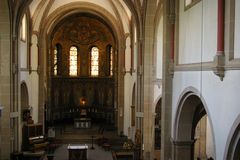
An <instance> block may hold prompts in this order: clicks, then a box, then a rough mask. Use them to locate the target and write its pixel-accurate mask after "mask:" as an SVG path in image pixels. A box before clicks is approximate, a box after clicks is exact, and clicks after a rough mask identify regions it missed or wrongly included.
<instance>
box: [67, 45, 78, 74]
mask: <svg viewBox="0 0 240 160" xmlns="http://www.w3.org/2000/svg"><path fill="white" fill-rule="evenodd" d="M77 53H78V50H77V47H75V46H72V47H71V48H70V53H69V75H70V76H77V60H78V59H77V57H78V56H77Z"/></svg>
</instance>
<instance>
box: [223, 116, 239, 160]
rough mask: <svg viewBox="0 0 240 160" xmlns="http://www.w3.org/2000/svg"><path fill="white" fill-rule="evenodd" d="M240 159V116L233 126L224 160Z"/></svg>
mask: <svg viewBox="0 0 240 160" xmlns="http://www.w3.org/2000/svg"><path fill="white" fill-rule="evenodd" d="M239 158H240V115H238V117H237V118H236V120H235V122H234V123H233V125H232V128H231V131H230V133H229V136H228V139H227V145H226V148H225V154H224V159H227V160H234V159H239Z"/></svg>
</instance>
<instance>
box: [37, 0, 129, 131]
mask: <svg viewBox="0 0 240 160" xmlns="http://www.w3.org/2000/svg"><path fill="white" fill-rule="evenodd" d="M76 13H89V14H91V15H94V16H97V17H100V18H101V19H103V20H104V21H105V22H106V23H107V25H108V26H109V27H110V28H111V29H112V31H113V35H114V37H115V41H116V42H115V44H116V47H114V48H116V49H115V53H116V54H115V55H116V59H117V62H116V63H117V64H118V66H117V67H116V72H117V74H116V83H118V85H116V87H117V88H116V89H115V94H114V95H115V97H116V98H115V99H116V102H117V103H116V104H117V106H123V102H124V101H123V96H120V95H122V94H123V93H124V91H123V89H124V83H123V82H124V81H123V77H124V75H123V74H122V72H121V68H122V66H123V64H124V63H123V61H124V56H122V54H119V53H124V46H125V44H124V40H125V37H124V30H123V26H122V25H120V24H119V22H118V21H117V20H116V19H115V18H114V17H113V16H112V15H111V14H110V13H109V12H108V11H107V10H105V9H104V8H102V7H100V6H98V5H95V4H92V3H87V2H72V3H69V4H67V5H64V6H62V7H59V8H58V9H56V10H55V11H53V12H52V13H51V14H50V15H49V16H48V18H46V19H45V20H44V21H42V23H41V25H40V31H39V37H38V38H39V39H38V41H39V43H38V44H39V46H40V47H39V53H41V54H42V56H39V64H40V65H39V66H40V68H39V69H40V70H41V72H40V75H39V86H45V85H46V84H47V86H48V87H47V88H48V91H47V94H48V95H47V96H46V95H44V94H45V93H44V90H43V88H41V87H40V88H39V89H40V90H39V106H40V107H39V113H43V107H41V106H44V103H45V101H46V100H45V99H44V98H43V97H49V96H50V92H49V88H50V87H49V85H50V83H48V81H49V80H48V79H47V77H48V74H49V73H48V70H47V66H48V64H47V63H48V61H47V58H48V57H47V56H48V54H47V52H48V51H49V47H50V46H48V45H49V44H50V41H51V37H50V35H51V34H50V33H51V32H52V31H53V30H54V28H55V26H56V25H57V24H58V23H59V22H60V21H61V20H62V19H64V18H66V17H67V16H70V15H73V14H76ZM48 103H49V102H48ZM39 115H40V114H39ZM39 121H40V122H41V121H43V118H42V117H40V116H39ZM121 122H123V118H122V117H120V116H118V121H117V122H116V123H118V126H119V127H118V128H119V130H122V127H123V123H121Z"/></svg>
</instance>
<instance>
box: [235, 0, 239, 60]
mask: <svg viewBox="0 0 240 160" xmlns="http://www.w3.org/2000/svg"><path fill="white" fill-rule="evenodd" d="M239 28H240V1H238V0H235V34H234V58H240V29H239Z"/></svg>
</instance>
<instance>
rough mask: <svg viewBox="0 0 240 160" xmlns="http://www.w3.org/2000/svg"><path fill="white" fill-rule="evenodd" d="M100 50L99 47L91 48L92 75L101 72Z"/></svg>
mask: <svg viewBox="0 0 240 160" xmlns="http://www.w3.org/2000/svg"><path fill="white" fill-rule="evenodd" d="M98 60H99V50H98V48H97V47H92V49H91V75H92V76H98V74H99V61H98Z"/></svg>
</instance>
